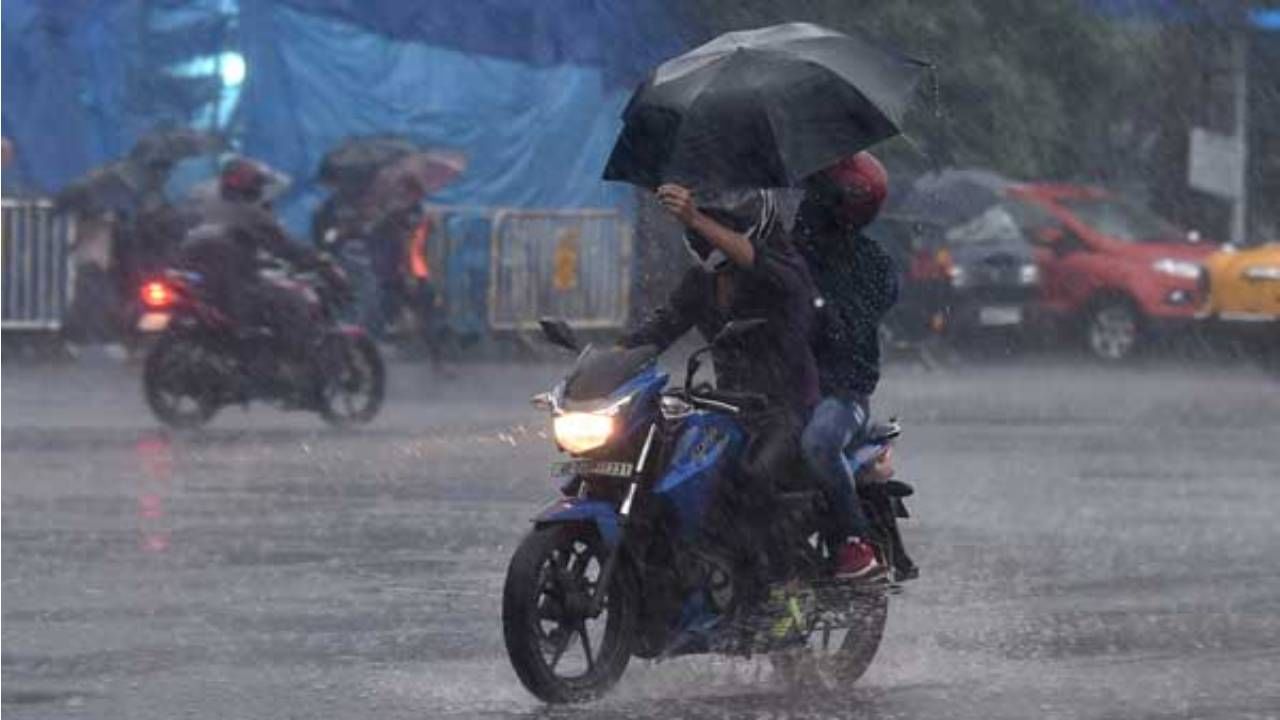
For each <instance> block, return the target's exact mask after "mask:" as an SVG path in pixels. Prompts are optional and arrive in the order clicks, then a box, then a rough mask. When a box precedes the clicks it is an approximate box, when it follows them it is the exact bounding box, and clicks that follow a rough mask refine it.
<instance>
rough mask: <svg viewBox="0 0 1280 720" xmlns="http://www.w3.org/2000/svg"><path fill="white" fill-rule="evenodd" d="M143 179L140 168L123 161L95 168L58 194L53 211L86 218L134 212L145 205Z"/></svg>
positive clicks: (54, 200)
mask: <svg viewBox="0 0 1280 720" xmlns="http://www.w3.org/2000/svg"><path fill="white" fill-rule="evenodd" d="M142 175H143V173H142V171H140V170H139V168H137V167H136V166H134V165H133V164H131V163H129V162H127V161H124V160H118V161H116V162H113V163H111V164H110V165H104V166H102V167H98V168H94V169H93V170H90V171H89V172H87V173H85V174H84V175H81V176H80V177H78V178H76V179H75V180H72V181H71V182H70V183H69V184H67V186H66V187H64V188H63V189H62V190H61V191H59V192H58V194H57V195H56V196H54V198H53V203H54V207H56V208H57V209H58V210H60V211H63V212H68V211H69V212H77V213H82V214H85V215H95V214H97V213H101V212H107V211H115V212H121V213H127V212H132V211H133V210H135V209H136V208H137V206H138V205H139V203H140V202H141V201H142V194H143V190H144V187H145V181H144V179H143V177H142Z"/></svg>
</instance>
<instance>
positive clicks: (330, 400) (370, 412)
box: [320, 334, 387, 427]
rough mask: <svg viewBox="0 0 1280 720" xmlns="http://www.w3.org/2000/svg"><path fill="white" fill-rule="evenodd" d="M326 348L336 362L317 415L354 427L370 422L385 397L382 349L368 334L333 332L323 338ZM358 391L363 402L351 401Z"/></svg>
mask: <svg viewBox="0 0 1280 720" xmlns="http://www.w3.org/2000/svg"><path fill="white" fill-rule="evenodd" d="M326 343H328V344H329V345H328V348H326V350H329V349H333V350H335V356H336V357H338V358H341V359H340V360H339V361H338V362H337V365H338V369H337V377H335V378H328V379H326V381H325V389H324V393H323V397H322V398H321V401H320V416H321V417H322V418H324V420H325V422H327V423H329V424H330V425H333V426H334V427H353V426H356V425H365V424H367V423H369V422H371V421H372V420H373V419H374V418H375V417H377V415H378V411H379V410H381V409H382V402H383V400H384V399H385V397H386V384H387V374H386V365H385V364H384V363H383V362H382V353H380V352H379V351H378V346H377V344H375V343H374V342H373V340H370V339H369V338H368V337H365V336H360V337H354V338H352V337H348V336H345V335H337V334H335V335H332V336H330V337H329V338H328V340H326ZM357 392H359V393H360V394H361V395H362V396H363V398H364V402H363V403H361V404H360V405H358V406H357V405H355V404H353V403H352V402H351V400H352V398H353V397H355V395H356V393H357Z"/></svg>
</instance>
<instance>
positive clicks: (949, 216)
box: [885, 169, 1015, 227]
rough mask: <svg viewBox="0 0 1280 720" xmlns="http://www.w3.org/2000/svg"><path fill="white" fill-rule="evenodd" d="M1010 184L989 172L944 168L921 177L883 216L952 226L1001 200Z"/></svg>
mask: <svg viewBox="0 0 1280 720" xmlns="http://www.w3.org/2000/svg"><path fill="white" fill-rule="evenodd" d="M1014 183H1015V181H1014V180H1011V179H1009V178H1007V177H1005V176H1003V175H999V174H997V173H994V172H991V171H989V170H976V169H974V170H969V169H963V170H957V169H948V170H941V171H939V172H934V173H929V174H927V175H921V176H920V177H919V178H917V179H916V181H915V182H913V183H912V184H911V189H910V190H908V191H907V194H906V195H905V196H904V197H903V198H902V200H901V201H900V202H898V203H896V204H894V205H893V206H892V207H890V208H889V209H888V210H886V211H885V216H886V217H893V218H897V219H900V220H912V221H916V222H927V223H932V224H935V225H940V226H943V227H953V226H955V225H959V224H961V223H963V222H967V221H968V220H971V219H973V218H975V217H977V216H978V215H980V214H982V213H983V212H985V211H986V210H987V209H988V208H990V207H991V206H993V205H995V204H997V203H999V202H1001V201H1002V200H1004V198H1005V191H1006V190H1008V189H1009V187H1010V186H1012V185H1013V184H1014Z"/></svg>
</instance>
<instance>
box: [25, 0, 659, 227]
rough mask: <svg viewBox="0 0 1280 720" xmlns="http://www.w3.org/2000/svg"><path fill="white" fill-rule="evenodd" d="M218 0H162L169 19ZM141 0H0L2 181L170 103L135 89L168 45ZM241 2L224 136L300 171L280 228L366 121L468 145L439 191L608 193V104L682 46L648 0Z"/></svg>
mask: <svg viewBox="0 0 1280 720" xmlns="http://www.w3.org/2000/svg"><path fill="white" fill-rule="evenodd" d="M219 4H220V3H219V2H218V0H186V1H185V2H183V1H182V0H173V1H171V2H166V3H163V4H161V5H160V6H162V7H163V10H164V13H166V14H167V16H168V17H173V16H174V15H175V14H180V13H182V12H183V11H185V10H193V11H199V12H208V11H209V10H210V9H211V8H216V7H218V6H219ZM142 6H143V4H142V3H140V2H138V0H66V1H65V2H58V3H48V2H40V1H39V0H6V1H5V2H4V3H3V14H4V18H3V20H4V22H3V32H4V57H3V61H4V67H3V73H4V77H3V94H4V97H3V125H4V134H5V136H6V137H9V138H10V139H11V140H13V141H14V142H15V143H16V146H17V149H18V154H19V162H18V165H17V167H16V168H10V170H12V171H13V172H9V173H6V175H7V176H9V177H7V178H6V185H10V184H11V183H10V180H11V178H12V176H14V175H16V176H18V177H19V179H21V180H23V181H25V183H26V184H28V185H29V186H31V187H32V188H33V189H35V190H37V191H44V192H50V191H53V190H56V189H57V188H59V187H61V186H62V185H63V184H65V183H66V182H67V181H69V180H70V179H72V178H73V177H75V176H76V175H78V174H80V173H82V172H84V171H85V170H87V169H89V168H90V167H93V166H95V165H98V164H101V163H104V162H106V161H109V160H111V159H114V158H116V157H119V156H120V155H122V154H123V153H124V152H125V151H127V149H128V147H129V146H130V145H131V144H132V142H133V141H134V140H135V139H136V138H137V137H138V136H139V135H140V134H141V133H142V132H144V131H145V130H147V129H148V128H149V127H152V126H153V125H155V124H157V123H158V122H160V121H164V120H170V121H172V120H173V119H174V118H167V117H165V116H164V115H163V113H159V112H158V111H157V110H156V109H155V108H154V107H148V106H146V103H142V104H141V105H140V104H139V103H138V97H139V94H138V92H137V90H138V86H137V83H138V82H139V78H140V77H145V76H146V74H145V72H141V70H144V68H140V67H139V66H138V63H139V58H140V57H143V56H144V54H143V53H142V50H143V49H146V50H148V52H149V53H150V54H147V55H145V57H154V56H155V55H156V54H157V53H159V54H162V55H171V54H172V53H173V48H172V47H170V46H172V45H173V43H172V42H169V43H168V45H163V46H157V45H156V44H155V43H152V44H151V45H150V46H147V47H146V48H144V47H143V46H144V43H146V42H150V41H149V40H146V39H142V38H140V37H139V36H140V35H141V34H142V32H141V30H142V28H145V27H153V28H154V27H155V26H156V24H157V21H156V17H155V13H154V11H153V13H152V15H150V16H146V17H144V16H143V11H142V9H141V8H142ZM153 7H155V5H154V4H153ZM240 13H241V16H240V22H239V26H240V35H239V38H238V40H239V51H240V52H241V53H242V54H243V55H244V57H245V59H246V64H247V68H248V76H247V80H246V83H245V86H244V92H243V96H242V102H241V108H240V116H239V118H238V124H237V127H238V128H239V132H238V133H237V134H238V136H239V139H240V140H241V142H242V144H243V148H244V150H245V151H246V152H248V153H249V154H251V155H255V156H258V157H261V158H262V159H264V160H266V161H267V162H269V163H271V164H272V165H275V166H277V167H279V168H281V169H283V170H284V171H286V172H288V173H290V174H291V175H292V176H293V177H294V178H295V180H296V181H297V182H298V186H297V187H298V189H297V192H296V193H294V194H293V195H291V196H289V197H287V198H286V199H285V201H284V202H283V203H282V210H283V212H284V214H285V216H286V218H287V220H288V221H289V224H290V225H291V227H292V228H293V229H294V230H296V231H302V230H303V229H304V228H305V223H306V216H307V214H308V212H309V207H310V205H311V204H312V203H313V202H314V200H315V197H316V193H315V189H314V187H312V186H311V184H310V180H311V178H312V177H313V175H314V173H315V168H316V164H317V162H318V160H319V158H320V156H321V155H322V154H323V152H324V151H325V150H326V149H327V148H328V147H329V146H331V145H332V144H333V143H335V142H337V141H338V140H340V139H341V138H343V137H344V136H347V135H350V134H360V133H370V132H387V131H391V132H399V133H403V134H405V135H407V136H409V137H411V138H412V139H414V140H416V141H418V142H421V143H424V144H434V145H442V146H449V147H455V148H458V149H460V150H463V151H464V152H466V153H467V154H468V156H469V158H470V168H469V170H468V172H467V173H466V176H465V177H464V178H463V179H462V180H461V181H460V182H458V183H457V184H456V185H454V186H453V187H451V188H449V189H447V190H446V191H444V192H443V193H442V194H441V196H440V197H439V198H438V200H439V201H441V202H450V203H465V204H469V205H516V206H525V207H581V206H599V205H612V204H617V203H619V202H622V201H623V198H625V195H626V193H625V192H624V191H622V190H621V189H619V188H611V187H608V186H606V185H604V184H602V183H601V182H599V180H598V178H599V172H600V169H601V167H602V166H603V163H604V160H605V158H606V156H607V154H608V150H609V147H610V145H611V143H612V140H613V134H614V132H615V131H616V128H617V123H618V117H617V116H618V113H619V112H620V110H621V108H622V106H623V103H624V102H625V99H626V96H627V94H628V93H629V91H630V89H631V88H632V87H633V85H634V83H635V82H637V81H638V80H639V79H640V78H641V77H642V76H643V73H644V70H645V69H647V68H648V67H651V66H652V65H653V64H655V63H657V62H658V61H660V60H661V59H662V58H663V57H665V56H667V55H670V54H673V53H675V52H677V51H678V50H679V46H680V42H679V41H678V40H677V38H676V36H675V35H674V34H672V33H669V32H667V31H666V28H664V27H663V24H664V23H665V22H667V20H666V17H667V15H666V12H665V10H664V9H663V6H662V3H661V2H660V0H638V1H636V2H627V3H617V2H612V0H469V1H468V2H455V1H454V0H419V1H418V2H413V3H404V2H400V0H359V1H358V2H357V0H255V1H254V2H241V3H240ZM147 23H150V25H148V24H147ZM160 24H163V22H161V23H160ZM224 30H225V28H224V27H223V26H222V25H219V24H218V23H204V24H196V25H194V26H193V27H192V29H191V31H192V32H195V33H197V34H200V35H201V37H193V38H189V39H188V42H189V43H190V44H191V45H192V46H193V47H195V46H200V47H205V48H207V47H208V45H209V44H210V42H212V41H215V40H216V38H215V37H214V36H213V34H215V33H222V32H224ZM205 35H208V37H206V36H205ZM169 39H170V40H171V39H172V38H169Z"/></svg>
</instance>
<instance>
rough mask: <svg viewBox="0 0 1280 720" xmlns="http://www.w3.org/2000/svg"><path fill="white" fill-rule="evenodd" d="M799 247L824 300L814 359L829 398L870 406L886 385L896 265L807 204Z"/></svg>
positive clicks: (863, 237) (800, 219)
mask: <svg viewBox="0 0 1280 720" xmlns="http://www.w3.org/2000/svg"><path fill="white" fill-rule="evenodd" d="M795 236H796V244H797V246H798V248H799V250H800V253H801V254H802V255H803V256H804V259H805V261H806V263H807V264H808V266H809V271H810V272H811V273H812V274H813V280H814V282H815V283H816V284H817V288H818V292H819V293H820V294H821V296H822V308H821V309H820V310H819V311H818V316H817V322H816V333H815V335H814V354H815V356H816V358H817V361H818V374H819V379H820V382H821V387H822V395H823V396H824V397H831V396H834V397H840V398H843V399H846V400H858V401H865V400H866V399H867V398H869V397H870V396H871V394H872V393H873V392H875V389H876V385H877V383H879V381H880V338H879V327H880V321H881V319H882V318H883V317H884V314H885V313H886V312H887V311H888V310H889V308H890V307H892V306H893V303H894V302H896V301H897V297H898V276H897V272H896V270H895V268H894V266H893V261H892V259H890V257H889V255H888V254H887V253H886V252H885V251H884V249H883V248H881V247H880V246H879V244H877V243H876V241H875V240H872V239H871V238H869V237H867V236H866V235H864V234H862V233H861V232H859V231H857V230H854V229H850V228H842V227H840V226H839V225H836V224H834V223H831V222H824V221H823V217H822V213H821V211H817V210H814V209H813V208H811V207H809V206H808V205H807V204H802V205H801V207H800V211H799V213H798V214H797V217H796V224H795Z"/></svg>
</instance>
